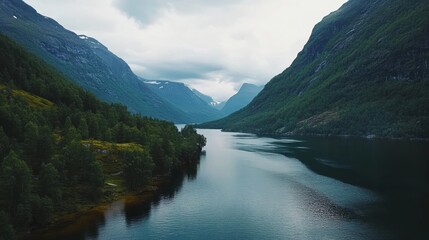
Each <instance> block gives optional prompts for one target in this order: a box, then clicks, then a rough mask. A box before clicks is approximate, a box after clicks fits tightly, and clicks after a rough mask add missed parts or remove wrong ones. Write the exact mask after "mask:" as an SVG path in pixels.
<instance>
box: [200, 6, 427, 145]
mask: <svg viewBox="0 0 429 240" xmlns="http://www.w3.org/2000/svg"><path fill="white" fill-rule="evenodd" d="M428 12H429V4H428V2H427V0H416V1H403V0H349V1H348V2H347V3H345V4H344V5H343V6H342V7H341V8H340V9H339V10H337V11H335V12H333V13H331V14H329V15H328V16H326V17H325V18H324V19H323V20H322V21H321V22H320V23H318V24H317V25H316V26H315V27H314V29H313V31H312V34H311V36H310V38H309V40H308V42H307V43H306V45H305V46H304V48H303V50H302V51H301V52H300V53H299V54H298V56H297V57H296V59H295V60H294V61H293V63H292V64H291V66H290V67H289V68H287V69H286V70H285V71H283V72H282V73H280V74H279V75H277V76H275V77H274V78H273V79H271V81H270V82H269V83H268V84H267V85H266V86H265V88H264V90H263V91H261V93H260V94H259V95H258V96H257V97H256V98H255V99H254V100H253V101H252V102H251V103H250V104H249V105H248V106H247V107H245V108H243V109H242V110H240V111H238V112H236V113H234V114H232V115H230V116H229V117H227V118H224V119H221V120H219V121H215V122H211V123H208V124H205V125H203V126H204V127H215V128H223V129H225V130H233V131H247V132H256V133H270V134H323V135H326V134H332V135H357V136H368V135H377V136H382V137H419V138H428V137H429V108H428V106H429V94H428V92H429V64H428V59H429V14H428Z"/></svg>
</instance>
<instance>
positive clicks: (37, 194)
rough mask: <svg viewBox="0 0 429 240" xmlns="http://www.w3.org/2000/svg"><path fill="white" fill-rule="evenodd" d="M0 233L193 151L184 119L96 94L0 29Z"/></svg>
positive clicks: (103, 195)
mask: <svg viewBox="0 0 429 240" xmlns="http://www.w3.org/2000/svg"><path fill="white" fill-rule="evenodd" d="M0 52H1V54H0V239H14V235H15V232H18V233H25V232H27V231H28V230H29V229H30V228H32V227H34V226H43V225H46V224H48V223H50V222H52V221H54V220H55V219H54V217H55V216H56V215H57V214H58V213H64V212H74V211H77V210H79V209H80V208H81V207H82V206H87V205H90V204H93V203H95V202H98V201H100V200H102V199H110V198H112V197H114V196H115V194H118V192H119V193H120V191H124V190H125V189H130V190H133V189H138V188H142V187H144V186H145V185H146V184H147V183H148V181H149V180H150V179H151V177H152V175H153V174H168V173H170V172H171V171H173V170H174V169H176V168H178V167H181V166H182V165H184V164H189V163H194V162H195V161H197V160H198V159H199V155H200V152H201V149H202V147H203V146H204V145H205V138H204V137H203V136H201V135H198V134H197V133H196V131H195V130H194V129H192V128H191V127H185V128H184V129H182V130H181V131H179V130H178V129H177V128H176V126H174V125H173V124H172V123H170V122H166V121H161V120H155V119H151V118H143V117H141V116H140V115H133V114H131V113H129V112H128V111H127V108H126V107H125V106H123V105H120V104H108V103H105V102H101V101H100V100H98V99H97V98H96V97H95V96H94V95H92V94H91V93H89V92H88V91H86V90H84V89H82V88H80V87H77V86H75V85H74V84H73V83H71V82H69V81H68V80H67V79H65V78H64V77H63V76H62V75H61V74H59V73H57V72H56V71H54V70H53V69H52V68H51V67H50V66H49V65H48V64H46V63H44V62H42V61H41V60H39V59H38V58H37V57H35V56H33V55H31V54H29V53H28V52H27V51H26V50H24V49H23V48H21V47H20V46H19V45H17V44H16V43H14V42H12V40H10V39H9V38H7V37H5V36H3V35H0Z"/></svg>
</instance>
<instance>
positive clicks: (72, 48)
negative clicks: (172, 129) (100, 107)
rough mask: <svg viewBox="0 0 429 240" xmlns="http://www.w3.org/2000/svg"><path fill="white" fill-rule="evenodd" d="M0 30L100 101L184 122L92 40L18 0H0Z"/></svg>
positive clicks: (115, 58)
mask: <svg viewBox="0 0 429 240" xmlns="http://www.w3.org/2000/svg"><path fill="white" fill-rule="evenodd" d="M0 32H1V33H3V34H5V35H7V36H9V37H10V38H12V39H14V40H15V41H17V42H18V43H19V44H21V45H22V46H24V47H25V48H26V49H27V50H29V51H31V52H32V53H34V54H36V55H37V56H38V57H40V58H41V59H43V60H44V61H46V62H47V63H49V64H50V65H52V66H53V67H54V68H55V69H57V70H59V71H60V72H61V73H62V74H64V75H65V76H67V77H68V78H69V79H71V80H72V81H74V82H76V83H77V84H79V85H81V86H83V87H84V88H85V89H87V90H89V91H91V92H93V93H94V94H96V95H97V96H98V97H100V98H101V99H103V100H106V101H109V102H120V103H123V104H125V105H126V106H127V107H128V109H129V110H130V111H132V112H138V113H141V114H142V115H146V116H151V117H156V118H161V119H166V120H171V121H175V122H187V121H189V119H188V118H187V116H186V114H185V113H183V112H182V111H180V110H178V109H176V108H174V107H173V106H172V105H171V104H168V103H166V102H165V101H163V100H162V99H161V98H160V97H159V96H158V95H156V94H154V93H153V92H152V91H150V90H149V88H147V86H146V85H145V84H143V83H142V82H141V81H140V80H139V79H138V78H137V76H136V75H135V74H134V73H133V72H132V71H131V69H130V68H129V66H128V65H127V64H126V63H125V62H124V61H123V60H122V59H120V58H119V57H117V56H116V55H114V54H113V53H112V52H110V51H109V50H108V49H107V48H106V47H105V46H103V45H102V44H101V43H99V42H98V41H97V40H95V39H93V38H89V37H87V36H83V35H81V36H78V35H76V34H75V33H73V32H71V31H69V30H67V29H65V28H63V27H62V26H61V25H60V24H58V23H57V22H56V21H54V20H52V19H50V18H48V17H45V16H42V15H40V14H38V13H37V12H36V10H34V9H33V8H32V7H30V6H28V5H27V4H25V3H24V2H23V1H14V0H0Z"/></svg>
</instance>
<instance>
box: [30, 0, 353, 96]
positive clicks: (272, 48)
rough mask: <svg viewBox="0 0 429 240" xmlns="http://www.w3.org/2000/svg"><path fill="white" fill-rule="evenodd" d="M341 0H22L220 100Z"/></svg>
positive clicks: (293, 46) (264, 76) (301, 38)
mask: <svg viewBox="0 0 429 240" xmlns="http://www.w3.org/2000/svg"><path fill="white" fill-rule="evenodd" d="M345 1H346V0H323V1H320V0H299V1H298V0H217V1H212V0H207V1H202V0H170V1H167V0H165V1H163V0H91V1H87V0H61V1H58V0H25V2H26V3H28V4H29V5H31V6H33V7H34V8H35V9H36V10H37V11H38V12H39V13H41V14H43V15H46V16H49V17H51V18H54V19H55V20H57V21H58V22H59V23H60V24H62V25H63V26H64V27H66V28H68V29H70V30H72V31H74V32H76V33H77V34H85V35H88V36H91V37H94V38H96V39H97V40H99V41H100V42H101V43H103V44H104V45H106V46H107V47H108V48H109V49H110V51H112V52H113V53H115V54H116V55H118V56H119V57H121V58H123V59H124V60H125V61H126V62H127V63H128V64H129V65H130V67H131V68H132V69H133V71H134V72H135V73H136V74H137V75H139V76H141V77H143V78H146V79H166V80H174V81H181V82H184V83H186V84H188V85H189V86H190V87H193V88H196V89H198V90H199V91H201V92H203V93H206V94H208V95H210V96H212V97H213V98H214V99H215V100H218V101H221V100H225V99H227V98H228V97H230V96H231V95H232V94H234V93H235V92H236V91H237V90H238V88H239V87H240V86H241V84H242V83H243V82H250V83H254V84H258V85H262V84H265V83H267V82H268V81H269V80H270V79H271V78H272V77H273V76H275V75H277V74H278V73H280V72H282V71H283V70H284V69H285V68H287V67H288V66H289V65H290V64H291V63H292V61H293V59H294V58H295V57H296V55H297V54H298V52H299V51H300V50H302V48H303V46H304V44H305V43H306V41H307V40H308V37H309V36H310V33H311V30H312V28H313V26H314V25H315V24H316V23H317V22H319V21H320V20H321V19H322V18H323V17H324V16H326V15H327V14H329V13H330V12H332V11H335V10H336V9H338V8H339V7H340V6H341V5H342V4H343V3H344V2H345Z"/></svg>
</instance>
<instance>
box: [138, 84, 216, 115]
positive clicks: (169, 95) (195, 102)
mask: <svg viewBox="0 0 429 240" xmlns="http://www.w3.org/2000/svg"><path fill="white" fill-rule="evenodd" d="M143 82H144V83H145V84H146V86H147V87H148V88H149V89H151V90H152V91H153V92H154V93H156V94H157V95H159V96H160V97H161V98H162V99H164V100H165V101H167V102H168V103H170V104H171V105H174V106H175V107H177V108H179V109H180V110H181V111H183V112H185V113H186V114H188V115H189V116H192V121H194V122H195V123H201V122H207V121H210V120H214V119H219V118H221V117H223V116H225V115H222V113H221V112H220V111H219V110H217V109H216V108H214V107H212V105H210V104H209V103H207V102H206V101H204V100H203V99H201V97H200V96H198V95H196V94H195V93H194V91H192V90H191V89H190V88H189V87H187V86H186V85H185V84H183V83H180V82H172V81H155V80H146V81H143ZM209 98H210V99H209ZM206 100H211V101H213V100H212V99H211V97H208V96H206Z"/></svg>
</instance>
